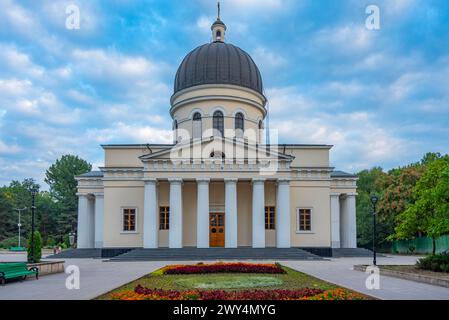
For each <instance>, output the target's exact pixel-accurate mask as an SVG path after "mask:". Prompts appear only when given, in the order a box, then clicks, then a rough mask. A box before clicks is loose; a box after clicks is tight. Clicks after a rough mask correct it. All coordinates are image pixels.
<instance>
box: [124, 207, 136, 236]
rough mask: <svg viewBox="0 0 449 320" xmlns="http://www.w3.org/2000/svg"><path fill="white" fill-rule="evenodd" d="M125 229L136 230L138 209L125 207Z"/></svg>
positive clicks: (128, 230) (125, 230)
mask: <svg viewBox="0 0 449 320" xmlns="http://www.w3.org/2000/svg"><path fill="white" fill-rule="evenodd" d="M123 231H124V232H135V231H136V209H123Z"/></svg>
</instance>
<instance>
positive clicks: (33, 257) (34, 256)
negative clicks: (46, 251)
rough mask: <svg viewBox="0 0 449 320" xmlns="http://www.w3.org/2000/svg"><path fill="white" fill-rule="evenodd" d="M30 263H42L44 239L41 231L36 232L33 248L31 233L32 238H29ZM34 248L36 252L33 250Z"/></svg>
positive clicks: (28, 252)
mask: <svg viewBox="0 0 449 320" xmlns="http://www.w3.org/2000/svg"><path fill="white" fill-rule="evenodd" d="M28 243H29V246H28V249H27V254H28V262H31V261H34V262H35V263H38V262H40V261H41V258H42V237H41V234H40V232H39V231H34V238H33V244H34V245H33V246H31V232H30V236H29V237H28ZM32 248H34V250H33V249H32Z"/></svg>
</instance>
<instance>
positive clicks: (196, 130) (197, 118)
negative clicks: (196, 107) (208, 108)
mask: <svg viewBox="0 0 449 320" xmlns="http://www.w3.org/2000/svg"><path fill="white" fill-rule="evenodd" d="M202 134H203V122H202V117H201V113H199V112H196V113H195V114H194V115H193V128H192V138H193V139H201V137H202Z"/></svg>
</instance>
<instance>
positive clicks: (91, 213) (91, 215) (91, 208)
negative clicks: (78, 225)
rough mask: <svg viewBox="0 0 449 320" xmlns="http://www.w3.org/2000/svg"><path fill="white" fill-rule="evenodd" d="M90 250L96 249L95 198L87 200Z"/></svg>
mask: <svg viewBox="0 0 449 320" xmlns="http://www.w3.org/2000/svg"><path fill="white" fill-rule="evenodd" d="M87 200H88V201H87V204H88V206H87V208H88V210H87V212H88V213H87V220H88V223H87V226H88V232H87V233H88V248H95V198H94V197H88V198H87Z"/></svg>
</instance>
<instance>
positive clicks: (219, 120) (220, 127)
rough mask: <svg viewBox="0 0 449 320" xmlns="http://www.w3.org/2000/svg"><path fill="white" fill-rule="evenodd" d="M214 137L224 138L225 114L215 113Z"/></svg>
mask: <svg viewBox="0 0 449 320" xmlns="http://www.w3.org/2000/svg"><path fill="white" fill-rule="evenodd" d="M213 122H214V135H217V136H221V137H223V136H224V116H223V112H221V111H215V113H214V119H213Z"/></svg>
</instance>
